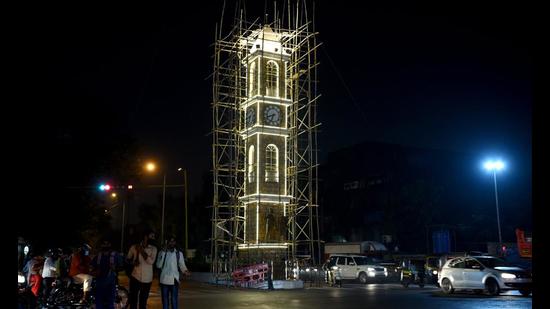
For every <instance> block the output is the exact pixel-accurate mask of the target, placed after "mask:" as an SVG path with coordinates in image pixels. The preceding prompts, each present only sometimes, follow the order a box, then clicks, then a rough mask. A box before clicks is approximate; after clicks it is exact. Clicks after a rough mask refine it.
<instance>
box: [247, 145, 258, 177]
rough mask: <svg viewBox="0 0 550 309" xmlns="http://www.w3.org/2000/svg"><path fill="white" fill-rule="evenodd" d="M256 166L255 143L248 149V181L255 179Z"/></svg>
mask: <svg viewBox="0 0 550 309" xmlns="http://www.w3.org/2000/svg"><path fill="white" fill-rule="evenodd" d="M255 178H256V166H255V164H254V145H252V146H250V148H249V149H248V182H253V181H255Z"/></svg>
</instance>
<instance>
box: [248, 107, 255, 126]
mask: <svg viewBox="0 0 550 309" xmlns="http://www.w3.org/2000/svg"><path fill="white" fill-rule="evenodd" d="M255 123H256V109H255V108H254V107H249V108H248V109H247V110H246V126H247V127H251V126H253V125H254V124H255Z"/></svg>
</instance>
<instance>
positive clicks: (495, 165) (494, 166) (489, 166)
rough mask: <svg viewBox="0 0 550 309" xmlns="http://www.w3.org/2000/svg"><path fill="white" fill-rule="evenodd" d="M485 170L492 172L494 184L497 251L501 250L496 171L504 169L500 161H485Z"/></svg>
mask: <svg viewBox="0 0 550 309" xmlns="http://www.w3.org/2000/svg"><path fill="white" fill-rule="evenodd" d="M484 167H485V169H486V170H488V171H491V172H493V181H494V183H495V205H496V208H497V225H498V246H499V248H497V252H498V250H501V249H502V233H501V231H500V212H499V210H498V189H497V171H500V170H502V169H504V162H502V161H500V160H496V161H487V162H485V164H484Z"/></svg>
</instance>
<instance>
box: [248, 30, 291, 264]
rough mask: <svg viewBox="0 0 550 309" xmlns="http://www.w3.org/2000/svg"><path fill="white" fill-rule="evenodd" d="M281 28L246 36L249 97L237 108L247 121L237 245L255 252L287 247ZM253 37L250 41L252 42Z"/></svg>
mask: <svg viewBox="0 0 550 309" xmlns="http://www.w3.org/2000/svg"><path fill="white" fill-rule="evenodd" d="M284 35H285V34H282V33H276V32H274V31H273V30H272V29H271V28H270V27H268V26H265V27H263V28H261V29H258V30H256V31H254V32H253V33H252V34H251V35H250V36H249V37H248V39H247V41H248V42H247V46H248V55H247V56H246V57H245V58H244V60H243V61H244V64H245V66H246V68H247V98H246V100H245V101H244V102H243V103H242V104H241V106H240V108H241V110H242V111H243V112H244V115H245V126H244V129H243V130H242V131H241V132H240V134H241V136H242V138H243V140H244V141H245V149H246V154H245V160H246V164H245V175H244V176H245V177H244V179H245V185H244V195H243V196H242V197H241V198H240V200H241V203H242V204H243V205H244V207H245V227H244V243H243V244H240V245H239V250H240V251H243V250H248V253H255V255H262V256H263V257H266V256H265V255H266V254H268V253H269V254H273V253H274V252H275V253H277V252H280V253H281V254H283V252H286V250H287V248H288V245H289V244H288V239H287V238H288V235H287V224H288V214H287V210H288V209H287V207H288V204H289V203H290V200H291V196H289V195H288V193H287V175H286V173H287V170H286V167H287V159H286V158H287V139H288V137H289V128H288V124H287V113H288V109H289V106H290V105H291V104H292V99H291V97H290V96H291V91H289V85H288V82H289V81H287V77H286V72H287V66H288V65H289V61H290V50H288V49H286V48H283V47H282V44H281V39H282V38H283V37H284ZM250 43H252V44H250Z"/></svg>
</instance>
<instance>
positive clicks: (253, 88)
mask: <svg viewBox="0 0 550 309" xmlns="http://www.w3.org/2000/svg"><path fill="white" fill-rule="evenodd" d="M257 75H258V73H257V70H256V62H255V61H254V62H252V63H250V72H249V75H248V83H249V87H248V89H250V96H253V95H256V94H257V93H258V81H257V77H256V76H257Z"/></svg>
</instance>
